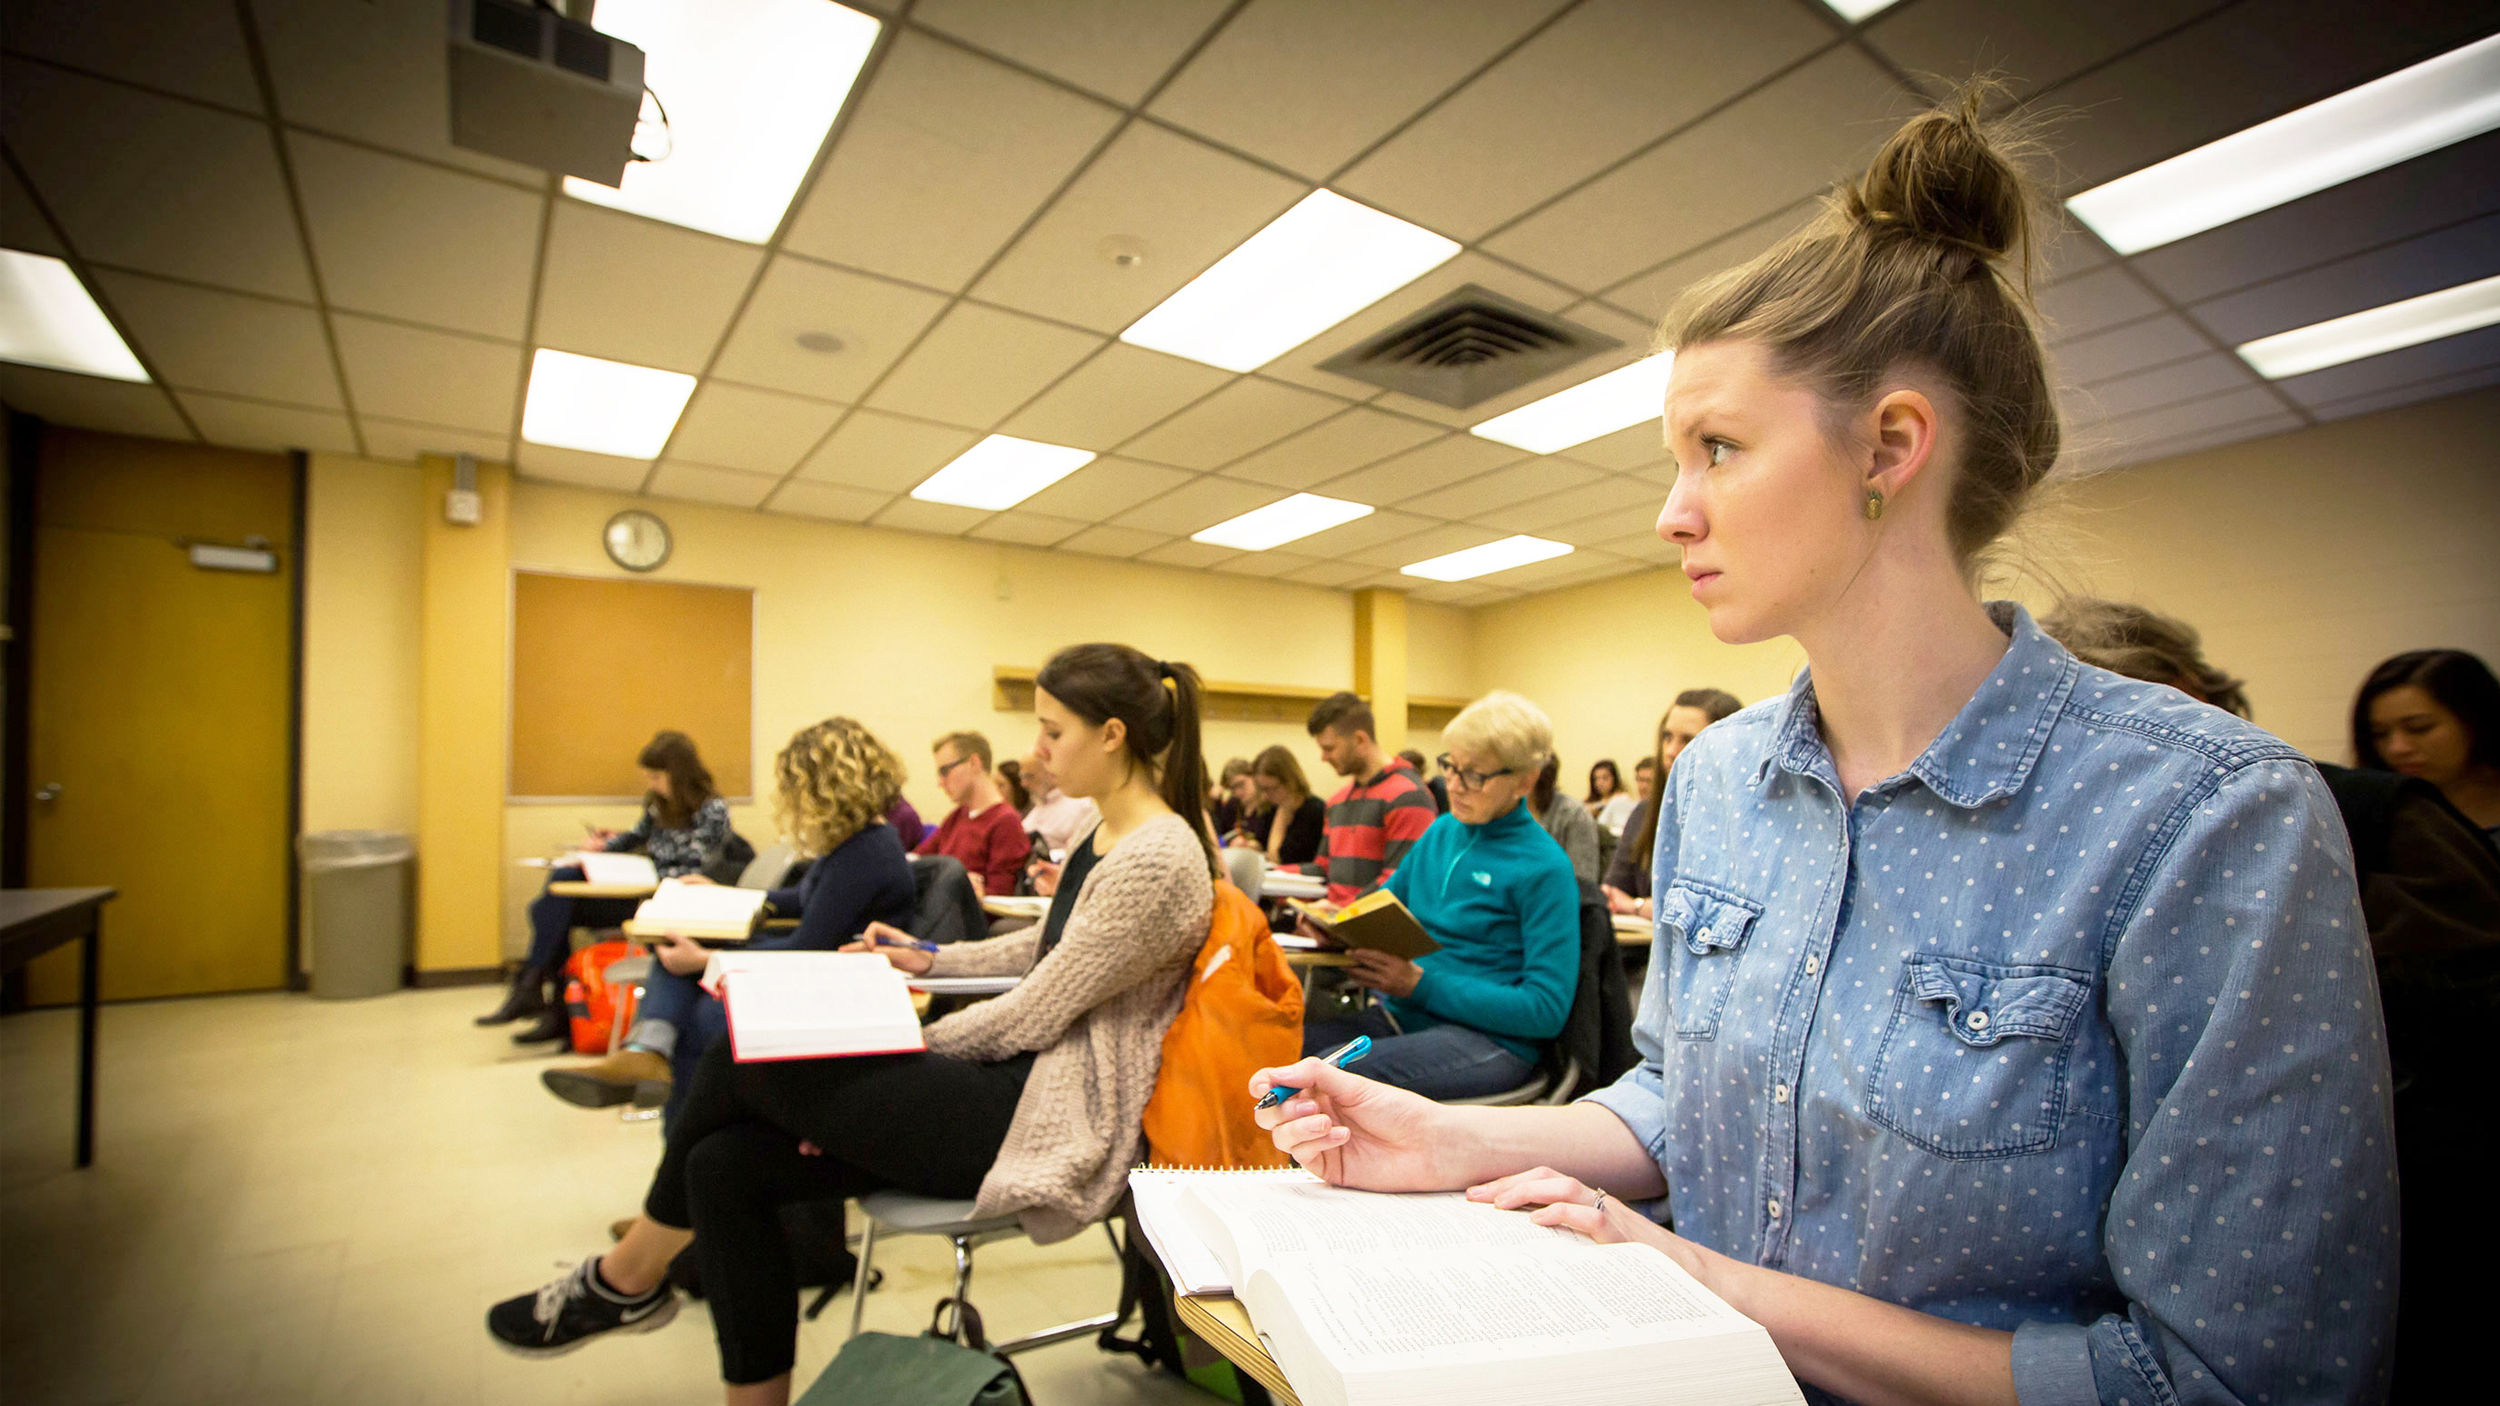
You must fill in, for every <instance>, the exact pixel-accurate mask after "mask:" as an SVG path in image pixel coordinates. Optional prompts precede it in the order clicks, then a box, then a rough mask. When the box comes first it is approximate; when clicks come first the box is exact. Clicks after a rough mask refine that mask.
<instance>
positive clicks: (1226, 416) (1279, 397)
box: [1120, 376, 1345, 469]
mask: <svg viewBox="0 0 2500 1406" xmlns="http://www.w3.org/2000/svg"><path fill="white" fill-rule="evenodd" d="M1344 408H1345V402H1344V401H1342V400H1339V399H1337V398H1335V397H1334V396H1325V395H1320V394H1318V393H1317V392H1314V391H1306V390H1302V389H1299V388H1297V387H1294V386H1288V385H1283V384H1281V383H1279V382H1276V381H1270V380H1265V379H1263V378H1261V377H1257V376H1244V377H1242V378H1241V379H1240V380H1237V381H1235V382H1233V383H1232V384H1231V385H1229V386H1226V387H1224V388H1223V389H1222V390H1220V391H1217V392H1216V393H1215V394H1213V395H1211V396H1208V397H1207V398H1206V399H1204V400H1202V401H1199V402H1198V403H1197V404H1195V405H1193V406H1191V407H1189V408H1188V409H1187V410H1184V411H1182V412H1181V413H1179V414H1178V415H1175V416H1173V417H1172V418H1171V419H1169V420H1166V421H1164V422H1163V423H1162V424H1160V425H1157V426H1155V427H1154V428H1153V429H1151V430H1148V431H1146V432H1145V433H1144V434H1142V435H1139V436H1138V437H1137V438H1135V439H1133V440H1130V441H1129V442H1128V443H1126V444H1123V445H1121V446H1120V452H1121V453H1123V454H1126V455H1129V456H1130V457H1132V458H1137V459H1151V460H1153V461H1154V462H1156V463H1159V464H1177V465H1179V466H1181V467H1182V468H1185V469H1212V468H1214V467H1216V466H1217V465H1219V464H1226V463H1230V462H1231V461H1233V460H1235V459H1238V458H1240V457H1241V456H1243V455H1244V454H1248V453H1250V452H1251V451H1253V450H1256V449H1261V448H1264V447H1266V446H1267V445H1270V444H1273V443H1275V442H1276V441H1278V440H1280V439H1283V438H1284V437H1285V436H1286V435H1289V434H1292V433H1293V432H1294V431H1296V430H1299V429H1302V428H1303V427H1305V426H1307V425H1311V424H1314V423H1316V422H1317V421H1319V420H1322V419H1324V418H1326V417H1327V416H1328V415H1330V414H1332V413H1334V412H1336V411H1339V410H1342V409H1344Z"/></svg>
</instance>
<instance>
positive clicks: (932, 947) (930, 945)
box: [868, 933, 938, 952]
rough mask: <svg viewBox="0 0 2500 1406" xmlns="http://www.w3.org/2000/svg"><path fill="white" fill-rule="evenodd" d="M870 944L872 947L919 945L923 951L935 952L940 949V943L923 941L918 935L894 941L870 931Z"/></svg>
mask: <svg viewBox="0 0 2500 1406" xmlns="http://www.w3.org/2000/svg"><path fill="white" fill-rule="evenodd" d="M868 945H869V946H871V947H917V948H919V949H920V950H921V951H923V952H935V951H936V950H938V945H937V944H936V943H934V942H923V941H922V940H920V939H919V938H916V937H915V938H909V939H907V940H905V941H902V942H892V941H889V940H887V939H885V938H882V937H879V936H877V935H876V934H874V933H870V934H869V935H868Z"/></svg>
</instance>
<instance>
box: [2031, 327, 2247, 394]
mask: <svg viewBox="0 0 2500 1406" xmlns="http://www.w3.org/2000/svg"><path fill="white" fill-rule="evenodd" d="M2212 350H2213V342H2212V341H2211V340H2210V339H2208V338H2207V337H2206V336H2205V335H2204V334H2203V333H2201V332H2198V331H2197V330H2196V329H2195V328H2194V327H2191V326H2189V325H2188V322H2187V320H2186V319H2185V318H2181V317H2174V316H2172V315H2170V314H2168V313H2164V314H2162V315H2161V316H2159V317H2148V318H2145V319H2144V320H2142V321H2140V322H2129V323H2124V324H2122V325H2120V326H2117V327H2113V328H2110V329H2109V330H2108V331H2106V332H2095V333H2093V334H2091V335H2090V336H2086V337H2077V338H2075V339H2073V340H2072V341H2067V342H2060V343H2058V344H2057V345H2055V346H2053V347H2051V348H2050V349H2049V374H2050V376H2051V377H2052V380H2051V384H2053V385H2060V386H2068V387H2071V386H2089V385H2094V384H2096V383H2098V382H2101V381H2108V380H2114V379H2116V378H2117V377H2120V376H2127V375H2132V374H2134V373H2135V372H2137V371H2141V370H2143V369H2145V368H2146V367H2150V366H2163V365H2167V364H2168V363H2170V362H2173V361H2177V360H2179V359H2181V358H2183V357H2190V356H2199V355H2202V354H2204V353H2206V352H2209V351H2212ZM2063 393H2065V392H2061V394H2063Z"/></svg>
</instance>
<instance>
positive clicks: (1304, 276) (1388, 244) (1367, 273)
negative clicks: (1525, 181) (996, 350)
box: [1120, 190, 1458, 371]
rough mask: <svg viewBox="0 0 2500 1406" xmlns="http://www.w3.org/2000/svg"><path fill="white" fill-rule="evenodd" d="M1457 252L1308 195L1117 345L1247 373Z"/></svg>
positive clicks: (1328, 198) (1323, 193)
mask: <svg viewBox="0 0 2500 1406" xmlns="http://www.w3.org/2000/svg"><path fill="white" fill-rule="evenodd" d="M1457 252H1458V244H1457V242H1456V241H1455V240H1449V239H1444V238H1442V237H1441V236H1440V235H1437V234H1434V233H1433V232H1432V231H1431V230H1428V229H1425V228H1423V227H1421V226H1420V225H1410V224H1408V223H1407V222H1406V221H1404V220H1401V219H1399V218H1398V217H1397V216H1395V215H1384V214H1382V213H1380V212H1379V211H1378V210H1375V209H1373V208H1371V207H1370V206H1368V205H1361V204H1357V203H1355V202H1354V201H1351V200H1348V199H1346V198H1345V197H1344V196H1342V195H1339V194H1337V193H1336V192H1335V191H1332V190H1315V191H1312V192H1311V193H1310V194H1309V195H1306V196H1304V197H1302V200H1301V202H1300V203H1299V204H1297V205H1295V206H1294V207H1293V208H1292V209H1290V210H1287V211H1286V212H1285V213H1283V214H1281V215H1278V216H1277V217H1276V218H1275V219H1274V220H1271V221H1269V222H1268V226H1267V228H1265V229H1263V230H1260V231H1259V232H1258V233H1257V234H1254V235H1252V236H1250V237H1249V238H1248V239H1246V240H1244V241H1243V242H1242V245H1241V247H1240V248H1238V249H1235V250H1234V251H1233V252H1231V253H1229V254H1227V255H1225V256H1224V257H1223V258H1221V259H1218V260H1216V261H1215V267H1213V268H1210V269H1208V270H1207V271H1206V272H1205V273H1202V274H1200V275H1198V276H1197V277H1196V278H1193V279H1191V280H1190V281H1189V282H1188V283H1187V284H1186V285H1184V286H1183V287H1182V288H1181V290H1180V291H1179V292H1177V293H1174V294H1173V295H1172V296H1171V297H1168V298H1166V299H1164V300H1163V302H1162V303H1161V304H1160V305H1158V306H1157V307H1156V308H1155V310H1154V311H1152V312H1150V313H1147V314H1146V315H1145V316H1144V317H1141V318H1139V319H1137V321H1136V322H1134V323H1132V324H1130V326H1129V329H1128V330H1127V331H1126V332H1123V333H1121V334H1120V340H1121V341H1123V342H1127V343H1129V344H1130V345H1132V346H1140V347H1146V348H1148V349H1150V350H1153V351H1159V352H1170V353H1171V354H1172V355H1174V356H1185V357H1188V358H1189V359H1190V360H1192V361H1203V362H1205V363H1206V364H1207V365H1209V366H1221V367H1223V368H1224V369H1225V370H1227V371H1255V370H1257V369H1258V368H1259V367H1261V366H1264V365H1266V364H1267V363H1269V362H1271V361H1273V360H1275V359H1276V358H1277V357H1279V356H1282V355H1283V354H1284V353H1285V352H1287V351H1289V350H1291V349H1292V348H1294V347H1298V346H1300V345H1302V344H1303V343H1304V342H1307V341H1309V340H1311V339H1312V338H1313V337H1316V336H1318V335H1319V334H1320V333H1322V332H1325V331H1327V330H1328V329H1329V328H1331V327H1334V326H1336V325H1337V324H1338V323H1340V322H1343V321H1344V320H1346V319H1347V318H1349V317H1352V316H1353V315H1354V314H1356V313H1358V312H1361V311H1362V310H1363V309H1365V308H1367V307H1370V306H1371V305H1372V304H1374V303H1376V302H1378V301H1380V300H1381V299H1382V298H1385V297H1387V296H1388V295H1390V294H1391V293H1394V292H1396V291H1397V290H1398V289H1400V288H1403V287H1405V286H1406V285H1407V284H1409V283H1412V282H1414V281H1415V280H1416V279H1418V278H1421V277H1422V276H1423V275H1425V274H1426V273H1429V272H1431V271H1432V270H1433V269H1435V268H1438V267H1440V265H1441V264H1442V263H1443V262H1445V261H1447V260H1448V259H1449V257H1450V256H1451V255H1453V254H1456V253H1457Z"/></svg>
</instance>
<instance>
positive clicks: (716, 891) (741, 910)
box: [634, 879, 766, 923]
mask: <svg viewBox="0 0 2500 1406" xmlns="http://www.w3.org/2000/svg"><path fill="white" fill-rule="evenodd" d="M765 896H766V895H765V893H764V890H762V889H741V888H730V887H728V886H727V885H725V884H690V883H687V882H685V881H684V880H682V879H664V880H662V881H661V882H660V887H659V888H658V890H657V891H655V892H654V893H653V894H652V895H651V896H650V897H649V898H646V899H644V900H643V901H642V906H641V907H640V908H638V909H635V910H634V921H635V922H638V923H662V922H672V921H676V922H711V923H743V922H747V921H749V920H751V919H752V918H754V916H755V911H756V910H757V909H759V908H761V907H763V906H764V899H765Z"/></svg>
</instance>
